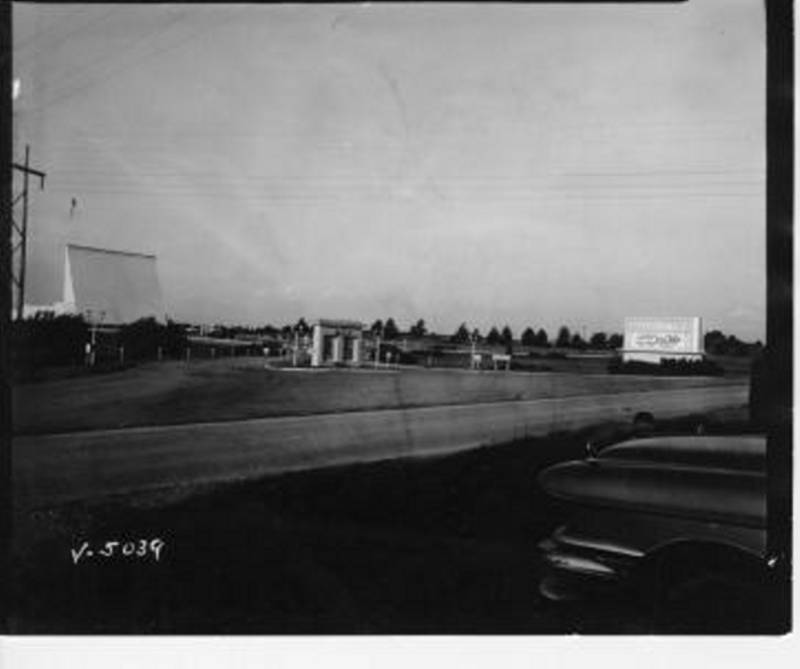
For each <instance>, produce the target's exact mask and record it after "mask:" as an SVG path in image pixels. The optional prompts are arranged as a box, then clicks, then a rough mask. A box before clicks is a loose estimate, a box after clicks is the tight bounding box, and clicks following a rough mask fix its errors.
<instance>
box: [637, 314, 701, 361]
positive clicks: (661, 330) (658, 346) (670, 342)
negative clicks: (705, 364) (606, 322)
mask: <svg viewBox="0 0 800 669" xmlns="http://www.w3.org/2000/svg"><path fill="white" fill-rule="evenodd" d="M623 348H624V352H625V357H626V358H627V359H637V358H638V359H645V358H652V359H654V360H657V359H658V358H664V357H666V358H670V357H676V358H677V357H696V356H702V355H703V328H702V321H701V319H700V317H698V316H689V317H670V318H657V317H637V318H626V319H625V343H624V347H623ZM636 353H640V354H648V355H647V356H642V355H636Z"/></svg>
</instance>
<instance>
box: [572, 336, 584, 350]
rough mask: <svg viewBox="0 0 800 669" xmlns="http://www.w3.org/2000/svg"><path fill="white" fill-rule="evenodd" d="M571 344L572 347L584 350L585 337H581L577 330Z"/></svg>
mask: <svg viewBox="0 0 800 669" xmlns="http://www.w3.org/2000/svg"><path fill="white" fill-rule="evenodd" d="M569 345H570V346H571V347H572V348H576V349H579V350H583V349H584V348H586V342H585V341H583V337H581V336H580V335H579V334H578V333H577V332H576V333H575V334H574V335H572V339H570V341H569Z"/></svg>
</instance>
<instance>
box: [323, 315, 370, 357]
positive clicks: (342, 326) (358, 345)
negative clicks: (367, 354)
mask: <svg viewBox="0 0 800 669" xmlns="http://www.w3.org/2000/svg"><path fill="white" fill-rule="evenodd" d="M363 350H364V325H363V324H362V323H360V322H358V321H346V320H328V319H320V320H318V321H316V322H315V323H314V325H313V336H312V341H311V366H312V367H321V366H323V365H335V364H349V365H359V364H361V361H362V358H363Z"/></svg>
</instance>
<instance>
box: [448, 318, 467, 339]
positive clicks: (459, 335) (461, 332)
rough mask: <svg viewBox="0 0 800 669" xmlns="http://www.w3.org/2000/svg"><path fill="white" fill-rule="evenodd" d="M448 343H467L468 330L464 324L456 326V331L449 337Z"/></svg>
mask: <svg viewBox="0 0 800 669" xmlns="http://www.w3.org/2000/svg"><path fill="white" fill-rule="evenodd" d="M450 341H452V342H453V343H454V344H466V343H467V342H468V341H469V330H468V329H467V324H466V323H462V324H461V325H459V326H458V330H456V331H455V334H453V336H452V337H450Z"/></svg>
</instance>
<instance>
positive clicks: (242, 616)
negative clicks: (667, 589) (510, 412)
mask: <svg viewBox="0 0 800 669" xmlns="http://www.w3.org/2000/svg"><path fill="white" fill-rule="evenodd" d="M608 436H609V435H606V437H608ZM585 441H586V434H573V435H561V436H558V435H556V436H554V437H552V438H549V439H546V440H545V439H536V440H527V441H525V442H519V443H515V444H511V445H508V446H502V447H492V448H485V449H479V450H476V451H472V452H468V453H462V454H458V455H454V456H448V457H442V458H437V459H426V460H414V461H411V460H405V461H400V460H398V461H392V462H382V463H377V464H370V465H359V466H348V467H341V468H335V469H329V470H324V471H316V472H307V473H302V474H292V475H284V476H280V477H274V478H270V479H266V480H262V481H258V482H254V483H247V484H239V485H233V486H227V487H224V488H209V489H205V490H192V491H188V492H191V494H190V495H189V494H187V491H172V492H170V493H165V494H163V495H160V496H159V497H153V496H152V495H151V496H149V497H147V498H140V499H135V500H131V499H126V500H111V501H106V502H105V503H103V504H102V505H100V506H93V507H86V506H80V505H75V506H71V507H62V508H59V509H51V510H41V511H39V512H36V513H34V514H32V515H30V516H27V517H25V518H18V519H17V521H16V522H17V525H16V527H15V534H16V539H17V544H18V545H17V547H16V557H15V569H14V589H15V596H14V600H13V602H12V609H13V615H12V616H11V619H10V629H9V630H8V631H9V632H11V633H17V634H19V633H22V634H24V633H49V634H62V633H92V634H104V633H137V634H147V633H167V634H185V633H202V634H295V633H306V634H343V633H344V634H351V633H367V634H388V633H394V634H428V633H431V634H453V633H455V634H461V633H467V634H541V633H544V634H558V633H566V632H585V633H648V632H659V631H669V630H662V629H659V628H657V627H654V626H653V623H652V621H651V620H649V619H648V615H647V612H646V611H645V610H643V609H641V608H640V607H637V606H635V605H633V604H630V603H629V602H626V601H625V600H622V601H617V602H613V601H609V600H606V601H603V602H595V603H593V604H581V605H580V606H575V605H571V606H570V607H560V606H555V605H553V604H551V603H549V602H547V601H545V600H543V599H542V598H541V596H540V595H539V594H538V590H537V586H538V581H539V576H540V573H541V570H540V566H539V564H538V560H537V550H536V544H537V542H538V541H539V540H541V539H542V538H543V537H544V536H546V535H547V534H548V533H549V532H550V531H551V530H552V529H553V528H554V527H555V526H556V525H557V524H559V523H560V522H562V521H563V520H564V519H565V518H566V513H567V512H566V510H565V509H564V508H562V507H561V506H559V505H558V504H557V503H555V502H554V501H552V500H550V499H548V498H546V497H544V496H543V495H542V494H541V493H540V492H539V491H538V489H537V486H536V484H535V477H536V473H537V472H538V471H539V470H540V469H541V468H542V467H544V466H546V465H547V464H549V463H552V462H554V461H558V460H564V459H569V458H573V457H581V456H582V454H583V448H584V444H585ZM154 539H161V540H162V541H163V542H164V546H163V548H162V549H161V551H160V559H159V560H158V561H157V560H156V559H155V555H154V550H153V549H152V543H149V542H151V541H152V540H154ZM141 540H147V542H148V543H145V544H141V543H139V542H140V541H141ZM85 541H86V542H89V547H88V548H86V547H84V548H85V550H84V552H83V554H82V556H81V557H80V558H78V563H77V564H74V559H73V557H72V554H71V551H73V550H74V551H76V552H77V551H79V550H80V549H81V548H82V546H84V544H83V542H85ZM106 541H120V542H122V543H121V544H120V546H117V547H115V549H114V550H115V553H114V555H113V556H112V557H107V558H104V557H100V556H99V555H98V553H99V549H102V548H103V544H104V542H106ZM129 541H133V542H135V544H131V546H135V552H133V554H132V555H129V556H124V555H122V554H121V550H122V548H121V547H122V545H124V543H125V542H129ZM89 550H91V551H92V552H93V556H92V557H89V556H88V551H89ZM130 550H132V549H130ZM140 550H141V552H142V553H144V555H141V556H139V555H137V553H138V552H139V551H140ZM729 622H730V621H729ZM734 623H735V621H734ZM722 625H723V626H722V628H721V631H726V629H727V628H725V621H723V622H722ZM732 629H735V624H734V627H733V628H732ZM682 631H687V630H682ZM698 631H705V630H702V629H700V630H698ZM716 631H719V630H716ZM738 631H742V630H738ZM744 631H747V630H744Z"/></svg>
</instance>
